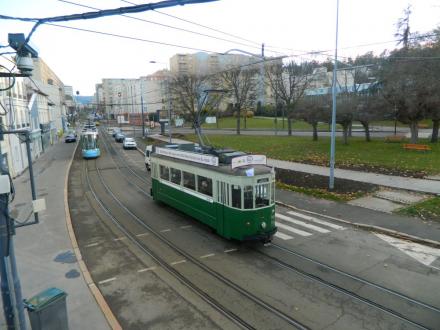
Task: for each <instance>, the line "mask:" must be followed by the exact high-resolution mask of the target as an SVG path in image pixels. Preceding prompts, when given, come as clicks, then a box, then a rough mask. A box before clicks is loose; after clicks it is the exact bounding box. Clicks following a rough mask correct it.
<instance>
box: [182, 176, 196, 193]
mask: <svg viewBox="0 0 440 330" xmlns="http://www.w3.org/2000/svg"><path fill="white" fill-rule="evenodd" d="M182 173H183V186H184V187H185V188H189V189H192V190H196V176H195V175H194V174H192V173H188V172H185V171H182Z"/></svg>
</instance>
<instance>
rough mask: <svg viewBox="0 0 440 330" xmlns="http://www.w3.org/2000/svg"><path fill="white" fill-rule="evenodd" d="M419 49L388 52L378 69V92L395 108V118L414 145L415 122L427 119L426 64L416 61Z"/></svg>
mask: <svg viewBox="0 0 440 330" xmlns="http://www.w3.org/2000/svg"><path fill="white" fill-rule="evenodd" d="M420 56H421V53H420V48H419V47H417V48H409V49H400V50H396V51H394V52H392V53H391V55H390V56H389V57H388V58H387V59H386V60H385V61H384V63H383V64H382V67H381V70H380V83H381V85H382V89H381V92H382V94H383V96H384V98H385V99H386V100H387V101H388V102H389V103H390V104H391V105H392V106H393V107H395V109H396V119H397V120H398V121H400V122H402V123H404V124H408V125H409V127H410V130H411V143H417V140H418V123H419V121H420V120H422V119H424V118H426V116H427V112H428V109H427V100H428V96H429V90H428V88H427V85H426V83H427V80H426V73H425V70H424V69H423V66H424V65H426V64H427V62H426V61H419V60H417V59H418V58H420Z"/></svg>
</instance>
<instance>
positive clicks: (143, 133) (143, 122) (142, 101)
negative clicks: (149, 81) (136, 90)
mask: <svg viewBox="0 0 440 330" xmlns="http://www.w3.org/2000/svg"><path fill="white" fill-rule="evenodd" d="M140 79H141V85H140V87H141V120H142V138H143V139H145V120H144V95H143V90H144V89H143V84H142V77H141V78H140Z"/></svg>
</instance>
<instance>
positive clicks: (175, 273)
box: [85, 160, 255, 329]
mask: <svg viewBox="0 0 440 330" xmlns="http://www.w3.org/2000/svg"><path fill="white" fill-rule="evenodd" d="M94 162H95V163H96V160H94ZM85 173H86V182H87V186H88V188H89V190H90V192H91V193H92V195H93V198H94V199H95V200H96V202H97V203H98V205H99V206H100V207H101V209H102V210H103V211H104V212H105V213H106V215H107V216H108V217H109V218H110V219H111V221H112V222H113V224H114V225H115V226H116V227H117V228H118V229H119V230H120V231H121V232H122V233H123V234H124V235H125V236H126V237H127V238H128V239H129V240H130V241H131V242H132V243H134V244H135V245H136V246H137V247H138V248H139V249H140V250H141V251H142V252H144V253H145V254H147V255H148V256H150V257H151V258H152V259H153V260H154V261H155V262H156V263H157V264H159V265H160V266H161V267H162V268H163V269H165V270H166V271H167V272H168V273H170V274H171V275H172V276H174V277H175V278H177V279H178V280H179V281H180V282H181V283H182V284H183V285H185V286H186V287H187V288H189V289H190V290H191V291H192V292H194V293H195V294H196V295H197V296H198V297H200V298H201V299H203V301H205V302H206V303H208V304H209V305H210V306H211V307H213V308H214V309H215V310H217V311H218V312H220V313H222V314H223V315H224V316H225V317H227V318H228V319H229V320H231V321H232V322H234V323H235V324H236V325H238V326H240V327H241V328H243V329H255V328H254V327H252V326H251V325H250V324H248V323H247V322H246V321H244V320H242V319H241V318H240V317H239V316H237V315H236V314H234V313H233V312H231V311H230V310H228V309H226V308H224V307H223V306H222V305H221V304H220V303H219V302H217V301H216V300H215V299H213V298H212V297H211V296H209V295H208V294H206V293H205V292H203V291H202V290H201V289H199V288H198V287H197V286H195V285H194V284H192V283H191V282H190V281H189V280H188V279H187V278H186V277H185V276H183V275H182V274H181V273H180V272H179V271H177V270H176V269H175V268H173V267H171V266H170V265H169V264H168V263H167V262H166V261H165V260H164V259H163V258H161V257H160V256H158V255H157V254H156V253H154V252H153V251H152V250H150V249H148V248H147V247H146V246H145V245H144V244H142V243H141V242H140V240H138V239H137V238H136V237H135V236H134V235H133V234H131V233H130V232H129V231H128V230H126V229H125V227H124V226H123V225H122V224H121V222H120V221H119V220H118V219H116V218H115V217H114V216H113V214H112V213H111V212H110V210H109V209H108V208H107V207H106V206H105V205H104V203H103V202H102V200H101V199H100V198H99V197H98V195H97V194H96V191H95V190H94V189H93V188H92V184H91V182H90V177H89V170H88V168H87V166H86V168H85ZM100 180H101V179H100Z"/></svg>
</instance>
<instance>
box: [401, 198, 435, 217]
mask: <svg viewBox="0 0 440 330" xmlns="http://www.w3.org/2000/svg"><path fill="white" fill-rule="evenodd" d="M397 213H399V214H405V215H411V216H417V217H420V218H422V219H434V220H436V221H440V197H433V198H430V199H428V200H426V201H423V202H420V203H417V204H414V205H411V206H408V207H406V208H404V209H400V210H399V211H397Z"/></svg>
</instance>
